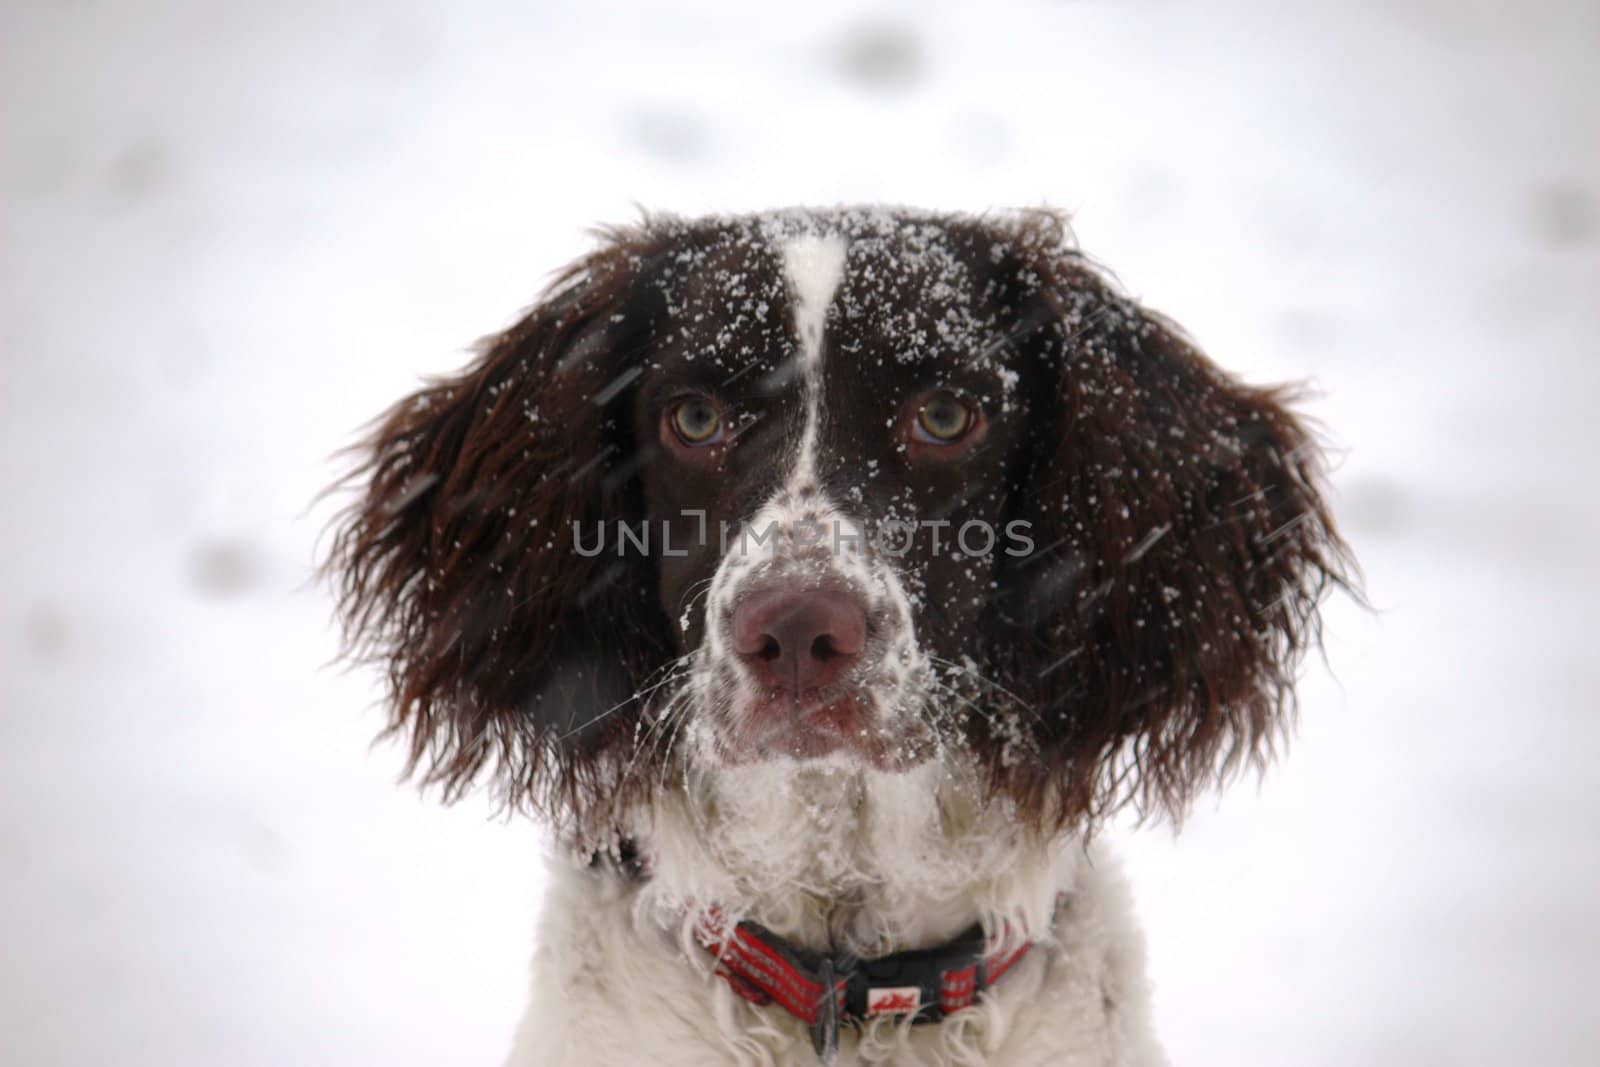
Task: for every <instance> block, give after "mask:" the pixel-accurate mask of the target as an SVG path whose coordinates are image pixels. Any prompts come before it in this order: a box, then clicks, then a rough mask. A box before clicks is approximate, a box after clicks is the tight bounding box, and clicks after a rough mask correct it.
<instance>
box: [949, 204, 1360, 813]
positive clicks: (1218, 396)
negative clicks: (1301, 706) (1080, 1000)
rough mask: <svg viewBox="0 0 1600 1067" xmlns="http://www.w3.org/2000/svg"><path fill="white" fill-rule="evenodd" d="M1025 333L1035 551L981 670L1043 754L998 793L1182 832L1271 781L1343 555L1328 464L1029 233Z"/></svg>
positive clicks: (1040, 229) (1058, 245) (1054, 234)
mask: <svg viewBox="0 0 1600 1067" xmlns="http://www.w3.org/2000/svg"><path fill="white" fill-rule="evenodd" d="M1018 247H1019V248H1021V249H1022V251H1021V252H1020V253H1019V254H1021V255H1022V256H1023V257H1024V260H1025V262H1024V263H1023V264H1021V273H1020V275H1019V276H1020V277H1023V278H1025V279H1028V280H1029V281H1030V282H1031V281H1032V280H1034V279H1037V285H1036V286H1030V290H1029V292H1028V293H1027V294H1026V295H1025V296H1024V298H1023V299H1024V303H1025V305H1026V306H1025V308H1024V311H1023V320H1024V321H1025V322H1026V321H1035V322H1040V321H1042V322H1044V323H1045V324H1046V325H1045V327H1044V328H1042V329H1039V330H1037V331H1036V332H1035V333H1034V335H1033V336H1032V338H1031V340H1030V342H1029V343H1030V345H1031V348H1032V351H1031V358H1032V359H1034V360H1035V361H1036V363H1037V369H1038V371H1039V372H1040V373H1041V375H1042V376H1043V377H1045V378H1046V379H1048V380H1051V381H1054V382H1055V383H1056V384H1055V396H1054V399H1053V401H1052V402H1050V403H1047V404H1045V405H1043V406H1041V407H1039V408H1036V409H1035V410H1034V411H1033V412H1032V413H1031V417H1032V419H1033V426H1032V433H1033V435H1034V437H1033V448H1034V452H1033V455H1034V460H1033V469H1032V470H1031V472H1030V473H1029V474H1028V475H1027V476H1026V478H1025V479H1024V480H1023V482H1022V483H1021V484H1025V485H1026V486H1028V491H1027V493H1026V494H1025V496H1026V499H1024V500H1021V501H1020V502H1019V504H1018V507H1019V509H1020V513H1021V514H1023V515H1024V517H1026V518H1027V519H1029V520H1030V521H1031V522H1032V524H1033V527H1032V537H1033V538H1034V541H1035V545H1036V551H1035V553H1034V554H1033V555H1032V556H1031V557H1029V558H1026V559H1023V560H1020V561H1018V563H1017V564H1016V565H1014V566H1013V568H1012V570H1011V572H1010V573H1009V574H1008V575H1007V576H1006V579H1005V581H1004V582H1003V583H1002V586H1003V587H1004V588H1005V589H1007V591H1008V593H1009V599H1008V600H1007V601H1005V602H1004V606H1003V608H1002V610H1001V612H1000V614H1001V615H1002V616H1003V618H1002V619H1000V620H998V621H997V622H996V625H995V626H993V627H991V628H989V632H990V633H991V634H993V635H994V636H995V638H996V640H995V641H994V643H993V644H992V645H991V647H990V649H989V650H988V659H989V661H990V664H991V670H992V671H994V672H995V674H997V675H998V676H999V677H1003V678H1006V679H1008V681H1009V683H1010V684H1011V685H1013V686H1014V687H1015V692H1016V695H1017V696H1018V697H1020V698H1021V699H1022V700H1023V701H1025V702H1026V703H1028V704H1029V705H1031V707H1032V709H1033V712H1034V713H1035V714H1036V715H1037V721H1036V722H1035V724H1034V728H1033V731H1032V732H1033V733H1034V735H1035V737H1036V739H1037V742H1038V745H1037V749H1038V750H1037V752H1036V753H1034V754H1032V755H1031V756H1028V757H1026V758H1023V759H1020V760H1019V759H1015V758H1011V757H1006V758H1001V757H1000V755H999V754H1001V753H1003V751H1004V746H1003V745H1000V744H993V743H991V744H989V745H986V746H981V748H982V749H983V750H987V751H990V752H994V753H996V754H997V755H996V758H994V759H993V760H992V761H991V763H992V766H991V769H992V772H993V774H994V777H995V779H996V783H997V785H998V786H999V787H1001V788H1002V789H1003V791H1004V792H1006V793H1009V794H1010V795H1012V796H1013V797H1015V798H1016V799H1017V800H1018V801H1019V802H1020V803H1021V804H1022V805H1023V806H1024V807H1026V808H1031V809H1033V810H1034V811H1035V812H1036V813H1037V814H1038V815H1041V816H1044V817H1045V818H1047V819H1048V818H1051V817H1053V818H1055V819H1056V820H1059V821H1068V820H1072V819H1076V818H1080V817H1085V816H1087V817H1089V818H1094V817H1098V816H1102V815H1105V814H1108V813H1109V812H1111V811H1113V810H1115V809H1117V808H1118V807H1120V806H1122V805H1124V804H1126V803H1129V802H1132V803H1133V804H1135V805H1136V807H1137V808H1138V809H1139V811H1140V812H1141V813H1166V814H1169V815H1171V816H1172V817H1174V818H1181V816H1182V813H1183V811H1184V810H1185V808H1186V807H1187V805H1188V803H1189V801H1190V800H1191V799H1192V797H1193V795H1194V794H1195V793H1196V792H1197V791H1198V790H1199V789H1201V788H1202V787H1204V786H1206V785H1207V784H1210V783H1213V782H1216V781H1220V780H1221V779H1223V778H1226V777H1227V776H1228V775H1229V774H1231V773H1232V772H1233V771H1235V770H1236V769H1238V768H1239V767H1240V766H1241V765H1244V764H1254V765H1256V766H1258V767H1259V766H1262V765H1264V763H1265V761H1266V759H1267V758H1268V757H1270V755H1271V754H1272V752H1273V749H1274V747H1275V743H1276V741H1277V739H1278V738H1279V737H1280V736H1281V734H1282V733H1283V732H1284V731H1285V730H1286V728H1287V726H1288V724H1289V721H1290V719H1291V718H1292V714H1293V698H1294V693H1293V686H1294V680H1295V672H1296V668H1297V666H1298V663H1299V660H1300V657H1301V655H1302V654H1303V652H1304V651H1305V650H1306V648H1308V647H1309V646H1311V645H1314V644H1316V643H1317V641H1318V640H1319V637H1320V631H1319V615H1318V607H1319V603H1320V601H1321V599H1322V597H1323V595H1324V594H1325V592H1326V591H1327V590H1328V589H1329V588H1330V587H1331V586H1335V585H1338V586H1344V585H1346V578H1345V575H1346V570H1347V561H1348V554H1347V551H1346V549H1345V546H1344V544H1343V543H1342V542H1341V540H1340V539H1339V536H1338V533H1337V532H1336V531H1335V529H1334V525H1333V522H1332V519H1331V517H1330V515H1329V513H1328V510H1327V508H1326V506H1325V504H1324V502H1323V499H1322V495H1321V494H1322V490H1321V477H1322V455H1321V451H1320V449H1319V448H1318V446H1317V445H1316V443H1315V442H1314V441H1313V439H1312V437H1311V435H1310V434H1309V433H1308V432H1307V430H1306V429H1305V427H1304V426H1303V425H1302V424H1301V423H1300V422H1299V421H1298V420H1297V419H1296V418H1295V417H1294V416H1293V415H1292V414H1291V413H1290V411H1289V408H1288V406H1287V404H1288V401H1289V399H1290V395H1289V394H1288V392H1287V391H1286V390H1282V389H1263V388H1255V387H1252V386H1248V385H1244V384H1242V383H1240V382H1239V381H1237V380H1235V379H1234V378H1232V377H1230V376H1229V375H1227V374H1226V373H1224V372H1223V371H1221V370H1220V369H1219V368H1218V367H1217V366H1215V365H1214V364H1213V363H1211V362H1210V361H1209V360H1208V359H1207V358H1206V357H1205V356H1204V355H1202V354H1201V353H1200V352H1199V351H1198V350H1196V349H1195V348H1194V347H1193V346H1192V345H1191V344H1190V343H1189V342H1188V341H1187V340H1186V339H1185V338H1184V337H1183V336H1182V335H1181V333H1180V332H1179V331H1178V329H1177V328H1176V327H1175V326H1173V325H1172V324H1171V323H1169V322H1167V321H1166V320H1164V319H1162V318H1161V317H1159V316H1157V315H1155V314H1153V313H1151V312H1149V311H1146V310H1145V309H1143V308H1141V307H1140V306H1138V305H1137V304H1136V303H1134V302H1133V301H1132V300H1130V299H1128V298H1127V297H1126V296H1123V295H1122V294H1120V293H1119V292H1117V291H1116V290H1115V288H1114V287H1113V286H1112V285H1111V284H1110V283H1109V282H1108V281H1107V280H1106V279H1105V278H1103V277H1102V276H1101V275H1100V274H1099V273H1098V272H1097V271H1096V270H1094V269H1093V268H1092V267H1091V266H1090V265H1089V264H1088V263H1087V262H1085V261H1084V260H1083V259H1082V258H1081V257H1080V256H1078V255H1077V253H1076V252H1075V251H1073V250H1071V249H1070V247H1069V246H1068V245H1067V243H1066V239H1065V236H1064V230H1063V226H1062V224H1061V223H1060V222H1059V221H1058V220H1056V219H1055V218H1053V217H1050V216H1044V217H1039V218H1035V219H1032V220H1030V221H1029V222H1027V223H1025V229H1024V231H1023V234H1022V239H1021V240H1020V241H1019V244H1018Z"/></svg>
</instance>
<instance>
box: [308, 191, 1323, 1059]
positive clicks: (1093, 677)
mask: <svg viewBox="0 0 1600 1067" xmlns="http://www.w3.org/2000/svg"><path fill="white" fill-rule="evenodd" d="M1293 400H1294V396H1293V394H1292V393H1291V392H1289V391H1286V390H1284V389H1282V388H1258V387H1253V386H1250V385H1246V384H1243V383H1241V382H1240V381H1238V380H1237V379H1235V378H1233V377H1231V376H1229V375H1228V374H1226V373H1224V372H1223V371H1222V370H1220V369H1219V368H1218V367H1217V366H1216V365H1214V364H1213V363H1212V362H1210V361H1209V360H1208V359H1207V358H1206V357H1205V356H1203V355H1202V354H1201V353H1200V352H1199V351H1198V350H1197V349H1196V348H1195V347H1194V346H1193V345H1192V344H1191V343H1190V342H1189V341H1188V340H1186V339H1185V338H1184V336H1183V335H1182V333H1181V332H1180V331H1179V329H1178V328H1177V327H1176V326H1175V325H1173V324H1172V323H1170V322H1168V321H1167V320H1165V319H1163V318H1162V317H1160V316H1159V315H1157V314H1155V313H1152V312H1150V311H1148V310H1146V309H1144V308H1143V307H1141V306H1140V305H1139V304H1138V303H1136V302H1135V301H1134V300H1132V299H1130V298H1129V297H1128V296H1126V295H1124V294H1123V293H1122V292H1121V291H1120V290H1119V289H1118V287H1117V286H1116V285H1115V284H1113V283H1112V282H1111V281H1110V280H1109V279H1108V277H1107V276H1106V275H1105V274H1104V273H1103V272H1102V271H1101V270H1100V269H1098V268H1097V267H1096V266H1095V265H1094V264H1092V263H1091V262H1090V261H1089V260H1088V259H1086V258H1085V257H1084V256H1083V255H1082V254H1081V253H1080V252H1079V251H1078V250H1077V248H1076V245H1075V243H1074V242H1073V240H1072V239H1071V236H1070V231H1069V230H1068V228H1067V225H1066V222H1065V220H1064V219H1063V218H1062V217H1061V216H1059V215H1057V214H1054V213H1051V212H1047V211H1023V212H1014V213H1007V214H989V215H981V216H968V215H960V214H941V213H933V212H923V211H915V210H903V209H891V208H875V207H861V208H835V209H827V210H803V209H795V210H784V211H775V212H769V213H761V214H754V215H743V216H725V217H709V218H701V219H682V218H677V217H666V216H655V217H652V216H646V217H645V218H644V219H643V220H642V221H641V222H639V223H637V224H635V225H632V226H628V227H620V228H614V229H608V230H603V231H600V232H599V234H598V240H597V247H596V249H595V250H594V251H593V252H592V253H590V254H589V255H587V256H585V257H584V258H583V259H582V260H580V261H579V262H577V263H575V264H573V265H572V266H570V267H568V268H567V269H566V270H565V271H563V272H562V273H560V274H559V275H558V276H557V277H556V278H555V280H554V281H553V282H552V283H551V285H550V286H549V287H548V289H547V290H546V292H545V293H544V295H543V297H542V299H541V300H540V301H539V302H538V304H537V305H536V306H535V307H533V308H532V309H531V310H530V311H528V312H527V313H526V314H525V315H524V316H523V317H522V318H521V319H520V320H519V321H517V322H516V323H515V324H514V325H512V326H511V327H510V328H509V329H507V330H505V332H503V333H501V334H499V335H498V336H495V337H492V338H490V339H488V340H487V341H486V342H484V343H483V344H482V346H481V349H480V350H479V352H478V354H477V356H476V358H475V359H474V360H473V361H472V362H471V363H470V365H468V366H467V367H466V368H465V369H464V370H462V371H461V372H459V373H457V374H453V375H449V376H447V377H444V378H441V379H438V380H435V381H433V382H431V383H429V384H427V385H426V387H424V388H422V389H420V390H419V391H418V392H416V393H415V394H414V395H411V396H409V397H407V398H405V399H403V400H402V401H400V402H399V403H398V404H397V405H395V406H394V407H393V408H391V409H390V410H389V411H388V412H387V413H386V414H385V415H383V416H381V418H380V419H379V420H378V421H377V422H376V423H375V424H374V428H373V429H372V430H371V431H370V435H369V436H368V437H367V438H366V439H365V440H364V441H363V443H362V444H360V445H359V446H357V447H358V456H359V459H358V460H357V461H356V463H355V465H354V468H353V472H352V474H351V475H350V479H351V482H350V484H351V485H352V486H353V487H354V494H355V495H354V502H353V503H351V504H350V505H349V507H348V508H347V509H346V510H345V511H343V512H342V513H341V515H340V517H339V519H338V520H336V532H335V536H334V539H333V542H332V550H331V552H330V555H329V558H328V561H327V567H328V569H329V571H330V573H331V574H332V575H333V578H334V581H335V584H336V589H337V593H338V600H339V610H340V614H341V617H342V620H343V623H344V626H345V628H346V633H347V637H348V642H349V648H350V653H351V655H353V656H355V657H356V658H358V659H362V660H369V661H373V662H376V663H378V664H381V665H382V667H383V669H384V670H385V672H386V675H387V687H388V700H387V707H388V709H389V713H390V721H389V732H390V733H392V734H394V735H397V736H399V737H401V738H404V739H405V741H406V743H407V744H408V745H409V756H410V767H411V770H412V772H413V773H414V774H415V775H416V776H417V777H418V778H419V779H420V780H422V781H423V782H425V783H429V784H433V785H436V786H438V787H440V788H441V789H442V791H443V793H444V794H445V796H446V797H447V798H454V797H457V796H459V795H461V794H462V793H463V792H464V791H465V790H467V789H468V788H470V787H472V786H473V785H474V783H477V782H480V781H483V780H485V779H487V780H488V781H489V782H490V783H491V788H492V789H493V790H494V791H495V792H496V794H497V795H498V797H499V798H500V799H501V800H503V801H504V802H505V803H506V804H508V805H511V806H513V807H516V808H521V809H525V810H527V811H530V812H532V813H534V814H535V815H537V816H538V817H540V818H542V819H544V820H546V821H547V823H548V824H549V826H550V827H551V828H552V831H553V834H554V840H555V841H556V842H557V849H556V852H557V854H556V855H555V857H554V858H553V860H552V873H551V881H550V885H549V888H548V892H547V899H546V902H545V907H544V915H543V919H542V923H541V928H540V934H539V943H538V948H537V954H536V958H535V964H534V979H533V989H532V997H531V1003H530V1006H529V1008H528V1011H527V1015H526V1017H525V1018H524V1020H523V1022H522V1023H521V1025H520V1027H519V1029H518V1032H517V1033H516V1035H515V1039H514V1047H513V1051H512V1052H511V1056H510V1063H511V1064H513V1065H533V1064H539V1065H546V1067H548V1065H579V1064H582V1065H642V1064H652V1065H693V1067H707V1065H713V1064H817V1063H819V1062H821V1063H837V1064H901V1065H913V1064H914V1065H945V1064H951V1065H953V1064H995V1065H1006V1067H1016V1065H1024V1064H1027V1065H1038V1064H1049V1065H1097V1067H1101V1065H1119V1067H1120V1065H1136V1064H1137V1065H1143V1064H1156V1063H1161V1062H1164V1060H1163V1054H1162V1052H1161V1048H1160V1044H1159V1041H1158V1040H1157V1038H1156V1035H1155V1034H1154V1033H1153V1029H1152V1025H1151V1021H1150V1013H1149V997H1148V990H1147V985H1146V978H1145V973H1144V963H1143V942H1142V937H1141V934H1140V933H1139V931H1138V928H1137V925H1136V923H1135V922H1134V919H1133V917H1132V909H1131V906H1130V902H1129V894H1128V891H1127V889H1126V888H1125V886H1124V884H1123V881H1122V879H1121V877H1120V875H1119V874H1118V872H1117V869H1116V866H1115V863H1114V862H1113V861H1112V859H1111V858H1110V857H1108V856H1106V855H1104V854H1103V853H1102V852H1101V850H1100V847H1099V846H1098V844H1096V843H1094V840H1093V838H1094V830H1095V829H1096V828H1097V827H1098V826H1099V825H1101V824H1102V822H1103V820H1104V819H1105V818H1107V817H1108V816H1109V815H1111V814H1112V813H1114V812H1117V811H1118V810H1120V809H1123V808H1125V807H1130V806H1131V807H1133V808H1134V809H1136V810H1137V812H1138V813H1140V814H1141V815H1142V816H1147V817H1160V816H1170V817H1171V818H1173V819H1178V818H1181V816H1182V813H1183V812H1184V810H1185V808H1186V806H1187V805H1188V804H1189V803H1190V802H1191V800H1192V799H1193V798H1194V797H1195V796H1196V795H1197V794H1198V793H1199V792H1200V791H1202V790H1204V789H1206V788H1209V787H1210V786H1213V785H1215V784H1217V783H1220V782H1222V781H1224V780H1226V779H1227V778H1228V777H1230V776H1231V775H1232V774H1233V773H1234V772H1236V771H1238V770H1240V769H1241V768H1249V767H1255V768H1260V767H1262V766H1264V764H1265V763H1266V761H1267V760H1268V758H1269V757H1270V756H1271V755H1272V754H1273V752H1274V751H1275V749H1276V748H1277V747H1278V743H1279V742H1280V741H1281V740H1282V739H1283V737H1284V735H1285V733H1286V732H1287V725H1288V723H1289V721H1290V719H1291V718H1292V715H1293V711H1294V680H1295V675H1296V667H1297V664H1298V662H1299V660H1300V658H1301V656H1302V654H1303V653H1304V652H1305V651H1306V650H1307V649H1308V648H1310V647H1313V646H1315V645H1316V644H1317V643H1318V642H1319V640H1320V605H1321V603H1322V601H1323V599H1324V598H1325V595H1326V594H1327V593H1328V592H1329V591H1330V590H1331V589H1332V588H1334V587H1336V586H1341V585H1344V584H1345V583H1346V575H1347V561H1348V556H1347V549H1346V547H1345V545H1344V543H1343V542H1342V541H1341V539H1340V537H1339V535H1338V533H1337V531H1336V529H1335V526H1334V523H1333V521H1332V518H1331V515H1330V513H1329V509H1328V507H1327V505H1326V502H1325V492H1324V490H1323V488H1322V482H1323V476H1324V461H1323V456H1322V453H1321V450H1320V448H1319V447H1318V445H1317V443H1316V441H1315V440H1314V438H1313V436H1312V435H1311V433H1310V432H1309V431H1308V429H1307V428H1306V426H1305V425H1304V424H1303V423H1302V421H1300V420H1299V419H1298V418H1297V417H1296V416H1295V415H1293V414H1292V413H1291V410H1290V408H1291V405H1292V402H1293Z"/></svg>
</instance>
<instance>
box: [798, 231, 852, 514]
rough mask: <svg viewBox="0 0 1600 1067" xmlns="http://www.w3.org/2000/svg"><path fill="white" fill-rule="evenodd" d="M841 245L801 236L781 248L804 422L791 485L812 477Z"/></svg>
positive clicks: (843, 246) (833, 239)
mask: <svg viewBox="0 0 1600 1067" xmlns="http://www.w3.org/2000/svg"><path fill="white" fill-rule="evenodd" d="M847 247H848V246H847V244H846V242H845V239H844V238H843V237H840V236H838V235H837V234H834V235H829V236H820V235H817V234H806V235H805V236H802V237H795V238H792V239H790V240H789V241H787V242H786V243H785V244H784V246H783V273H784V275H785V277H786V278H787V279H788V281H789V289H790V291H791V292H793V293H794V325H795V332H796V333H798V334H799V335H800V351H799V353H798V354H797V355H796V356H795V358H796V359H797V360H798V361H799V364H800V373H801V383H800V387H801V389H802V390H803V391H804V393H803V395H804V397H805V409H806V422H805V429H804V430H803V431H802V432H801V434H800V447H799V454H798V455H797V456H796V458H795V465H794V469H793V470H792V471H791V472H790V474H789V479H788V485H789V487H791V488H794V487H798V486H801V485H805V484H808V483H810V482H813V481H815V480H816V467H817V456H816V452H817V436H818V429H817V424H818V422H819V421H820V420H821V416H822V331H823V327H824V325H825V324H826V322H827V320H828V305H830V304H832V303H833V296H834V293H836V292H838V289H839V283H840V282H841V281H842V280H844V258H845V251H846V249H847Z"/></svg>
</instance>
